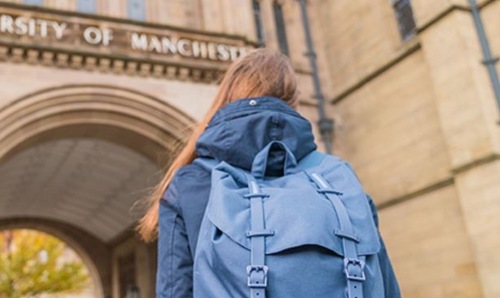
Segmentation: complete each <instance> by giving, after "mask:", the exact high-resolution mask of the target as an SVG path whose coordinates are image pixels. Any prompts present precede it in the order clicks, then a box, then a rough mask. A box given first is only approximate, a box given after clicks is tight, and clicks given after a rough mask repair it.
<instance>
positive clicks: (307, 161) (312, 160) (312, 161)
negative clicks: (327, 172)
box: [297, 150, 327, 170]
mask: <svg viewBox="0 0 500 298" xmlns="http://www.w3.org/2000/svg"><path fill="white" fill-rule="evenodd" d="M326 156H327V155H326V154H325V153H321V152H319V151H316V150H314V151H312V152H311V153H309V154H307V155H306V156H304V157H302V159H301V160H300V161H299V163H298V165H297V168H298V169H300V170H306V169H309V168H313V167H315V166H319V165H320V164H321V163H322V162H323V159H325V157H326Z"/></svg>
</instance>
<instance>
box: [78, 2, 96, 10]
mask: <svg viewBox="0 0 500 298" xmlns="http://www.w3.org/2000/svg"><path fill="white" fill-rule="evenodd" d="M76 10H77V11H79V12H85V13H96V0H77V1H76Z"/></svg>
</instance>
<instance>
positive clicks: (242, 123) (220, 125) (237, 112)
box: [196, 97, 316, 170]
mask: <svg viewBox="0 0 500 298" xmlns="http://www.w3.org/2000/svg"><path fill="white" fill-rule="evenodd" d="M271 141H281V142H282V143H283V144H285V145H286V146H287V147H288V149H290V151H291V152H292V153H293V155H294V156H295V158H296V159H297V160H300V159H301V158H302V157H304V156H305V155H307V154H308V153H310V152H311V151H313V150H315V149H316V144H315V143H314V136H313V134H312V129H311V124H310V123H309V121H308V120H307V119H305V118H304V117H302V116H301V115H300V114H299V113H298V112H297V111H295V110H294V109H293V108H291V107H290V106H289V105H288V104H287V103H285V102H284V101H283V100H281V99H279V98H275V97H257V98H246V99H241V100H238V101H235V102H232V103H229V104H227V105H226V106H224V107H223V108H221V109H220V110H219V111H217V113H216V114H215V115H214V117H213V118H212V120H211V121H210V123H209V124H208V125H207V127H206V129H205V131H204V132H203V133H202V135H201V136H200V138H199V139H198V142H197V143H196V154H197V155H198V156H199V157H208V158H214V159H216V160H220V161H225V162H227V163H229V164H231V165H234V166H237V167H240V168H244V169H247V170H250V169H251V167H252V162H253V159H254V157H255V155H256V154H257V153H258V152H259V151H261V150H262V149H263V148H264V147H265V146H266V145H267V144H269V142H271ZM284 156H285V155H284V152H283V151H282V149H281V148H280V147H279V146H277V147H276V148H274V149H273V150H271V152H270V154H269V159H268V161H269V166H270V167H272V168H273V169H274V170H279V165H280V164H282V162H283V159H284Z"/></svg>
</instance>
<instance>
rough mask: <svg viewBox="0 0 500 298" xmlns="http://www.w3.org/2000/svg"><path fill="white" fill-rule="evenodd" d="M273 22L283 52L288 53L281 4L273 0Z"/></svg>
mask: <svg viewBox="0 0 500 298" xmlns="http://www.w3.org/2000/svg"><path fill="white" fill-rule="evenodd" d="M273 13H274V22H275V24H276V35H277V36H278V43H279V46H280V50H281V52H282V53H283V54H285V55H288V54H289V50H288V40H287V38H286V28H285V17H284V16H283V4H281V3H280V2H278V1H274V2H273Z"/></svg>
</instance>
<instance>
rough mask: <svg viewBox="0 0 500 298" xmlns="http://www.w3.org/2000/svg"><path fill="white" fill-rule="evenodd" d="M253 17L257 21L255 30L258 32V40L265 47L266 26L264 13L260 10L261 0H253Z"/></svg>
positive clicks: (260, 45)
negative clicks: (263, 20)
mask: <svg viewBox="0 0 500 298" xmlns="http://www.w3.org/2000/svg"><path fill="white" fill-rule="evenodd" d="M252 5H253V18H254V21H255V30H256V34H257V42H258V43H259V47H265V45H266V44H265V43H266V42H265V40H264V26H263V24H262V13H261V10H260V0H253V1H252Z"/></svg>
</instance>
